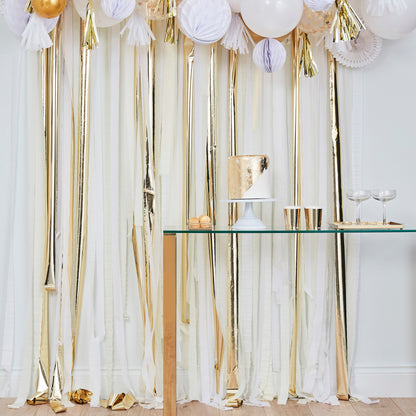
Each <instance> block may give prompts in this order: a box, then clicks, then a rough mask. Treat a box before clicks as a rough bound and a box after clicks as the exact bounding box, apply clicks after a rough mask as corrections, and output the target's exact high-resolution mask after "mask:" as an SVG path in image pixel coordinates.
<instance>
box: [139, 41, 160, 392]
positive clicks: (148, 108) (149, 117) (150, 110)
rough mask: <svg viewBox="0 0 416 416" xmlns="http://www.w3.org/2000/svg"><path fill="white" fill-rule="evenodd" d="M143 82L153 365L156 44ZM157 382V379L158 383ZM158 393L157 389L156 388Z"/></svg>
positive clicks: (146, 251) (146, 254)
mask: <svg viewBox="0 0 416 416" xmlns="http://www.w3.org/2000/svg"><path fill="white" fill-rule="evenodd" d="M141 79H142V81H143V82H145V83H147V85H148V94H149V95H148V105H146V103H145V101H144V97H143V91H142V90H141V91H140V96H141V97H142V103H141V104H142V105H141V112H140V117H142V120H141V126H142V128H143V130H144V131H143V134H142V137H143V152H142V154H143V155H144V163H143V167H144V172H143V188H142V189H143V245H144V273H145V275H144V279H145V288H144V289H145V294H144V295H145V300H146V310H147V314H146V315H147V317H148V319H149V326H150V328H152V334H153V335H152V349H153V362H154V361H155V333H154V331H153V328H154V317H153V303H152V275H153V263H154V255H153V242H154V232H155V229H154V225H155V215H156V186H155V156H154V149H155V100H154V99H155V42H154V41H152V42H151V43H150V45H149V46H148V47H147V67H146V69H145V73H141ZM155 382H156V380H155ZM155 392H156V387H155Z"/></svg>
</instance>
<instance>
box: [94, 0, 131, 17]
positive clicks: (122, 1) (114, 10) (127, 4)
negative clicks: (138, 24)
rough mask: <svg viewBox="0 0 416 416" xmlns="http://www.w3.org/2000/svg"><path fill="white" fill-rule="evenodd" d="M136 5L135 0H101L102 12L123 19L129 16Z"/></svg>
mask: <svg viewBox="0 0 416 416" xmlns="http://www.w3.org/2000/svg"><path fill="white" fill-rule="evenodd" d="M135 7H136V0H101V8H102V9H103V12H104V13H105V14H106V15H107V16H108V17H111V18H112V19H116V20H123V19H126V18H127V17H129V16H130V15H131V14H132V13H133V11H134V8H135Z"/></svg>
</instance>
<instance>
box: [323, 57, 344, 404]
mask: <svg viewBox="0 0 416 416" xmlns="http://www.w3.org/2000/svg"><path fill="white" fill-rule="evenodd" d="M328 81H329V111H330V127H331V131H330V134H331V144H332V167H333V184H334V221H337V222H342V221H343V219H344V213H343V204H342V169H341V137H340V128H339V127H340V126H339V98H338V81H337V62H336V60H335V58H334V57H333V56H332V54H331V53H330V52H329V51H328ZM335 262H336V264H335V265H336V282H335V290H336V294H335V296H336V302H335V308H336V311H335V313H336V316H335V331H336V354H337V397H338V398H339V399H341V400H348V399H349V386H348V358H347V357H348V355H347V353H348V349H347V312H346V270H345V242H344V234H342V233H337V234H335Z"/></svg>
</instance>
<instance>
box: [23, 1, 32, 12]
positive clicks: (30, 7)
mask: <svg viewBox="0 0 416 416" xmlns="http://www.w3.org/2000/svg"><path fill="white" fill-rule="evenodd" d="M25 12H27V13H30V14H32V13H33V6H32V0H27V3H26V6H25Z"/></svg>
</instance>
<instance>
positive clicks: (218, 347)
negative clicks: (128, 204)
mask: <svg viewBox="0 0 416 416" xmlns="http://www.w3.org/2000/svg"><path fill="white" fill-rule="evenodd" d="M209 62H210V64H209V91H208V134H207V143H206V192H207V193H206V195H207V211H208V217H210V218H211V221H212V225H213V226H214V228H215V223H216V209H217V203H216V201H217V86H216V78H217V44H216V43H215V44H212V45H211V46H210V58H209ZM208 254H209V269H210V274H211V289H212V309H213V313H214V330H215V353H216V360H217V362H216V365H215V375H216V387H217V393H219V388H220V376H221V368H222V361H223V357H224V336H223V334H222V332H221V326H220V321H219V318H218V311H217V303H216V298H215V280H216V277H217V239H216V235H215V234H213V233H210V234H208Z"/></svg>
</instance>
